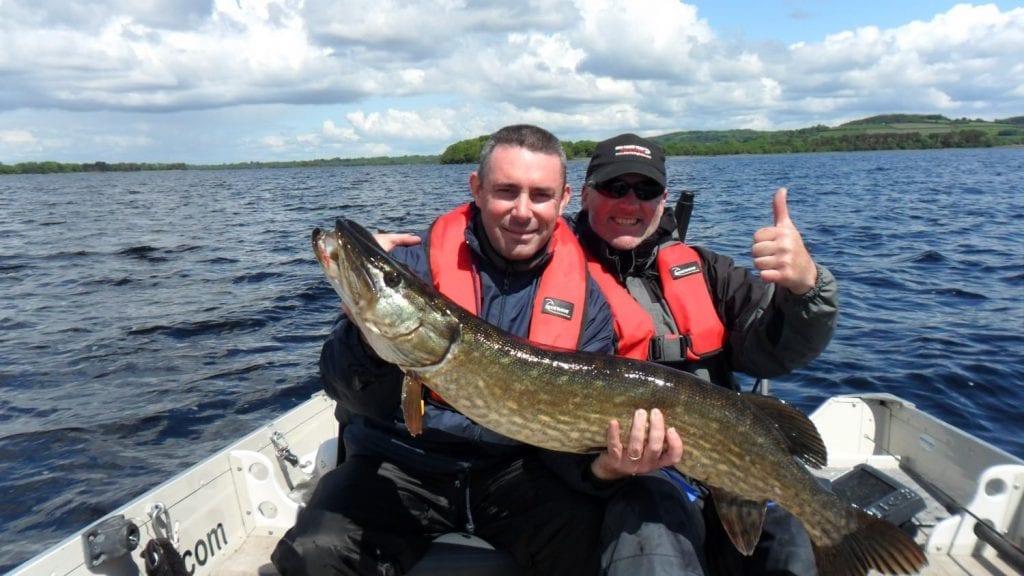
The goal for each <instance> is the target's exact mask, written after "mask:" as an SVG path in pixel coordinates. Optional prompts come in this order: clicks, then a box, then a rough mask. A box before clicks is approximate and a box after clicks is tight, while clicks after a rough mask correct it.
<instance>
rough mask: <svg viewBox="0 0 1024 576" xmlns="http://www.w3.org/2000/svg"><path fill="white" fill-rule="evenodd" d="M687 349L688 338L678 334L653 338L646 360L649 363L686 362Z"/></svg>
mask: <svg viewBox="0 0 1024 576" xmlns="http://www.w3.org/2000/svg"><path fill="white" fill-rule="evenodd" d="M689 347H690V338H689V336H680V335H678V334H665V335H662V336H655V337H653V338H651V350H650V353H649V355H648V359H650V361H651V362H680V361H683V360H686V350H687V349H688V348H689Z"/></svg>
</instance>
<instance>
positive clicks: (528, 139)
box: [477, 124, 566, 186]
mask: <svg viewBox="0 0 1024 576" xmlns="http://www.w3.org/2000/svg"><path fill="white" fill-rule="evenodd" d="M498 146H514V147H516V148H525V149H527V150H529V151H530V152H537V153H539V154H550V155H552V156H558V159H559V162H560V163H561V165H562V186H565V164H566V158H565V148H562V142H561V140H559V139H558V137H557V136H555V135H554V134H552V133H551V132H548V131H547V130H545V129H543V128H540V127H539V126H533V125H532V124H513V125H511V126H505V127H504V128H502V129H500V130H498V131H497V132H495V133H494V134H491V137H490V138H488V139H487V142H485V143H484V147H483V148H482V149H481V150H480V167H479V168H478V170H477V174H479V176H480V180H486V178H487V169H488V168H489V167H490V166H489V165H490V163H491V154H492V153H493V152H494V149H495V148H497V147H498Z"/></svg>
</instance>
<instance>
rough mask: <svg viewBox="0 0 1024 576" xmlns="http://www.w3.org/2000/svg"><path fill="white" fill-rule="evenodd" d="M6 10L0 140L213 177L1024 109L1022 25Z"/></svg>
mask: <svg viewBox="0 0 1024 576" xmlns="http://www.w3.org/2000/svg"><path fill="white" fill-rule="evenodd" d="M0 1H2V2H3V3H2V6H3V8H2V9H3V14H4V16H3V18H0V131H2V132H3V133H8V134H10V133H18V132H19V131H21V132H28V133H30V134H33V135H34V137H35V140H34V146H35V147H36V148H39V149H42V150H43V151H44V152H45V151H46V150H51V151H54V152H55V153H66V152H67V151H71V150H75V151H76V153H85V154H87V155H88V156H89V157H94V156H97V155H101V154H102V153H103V152H104V150H103V149H100V148H97V149H96V151H85V150H84V148H86V147H88V146H98V145H99V144H98V140H99V138H98V137H96V135H93V137H90V136H89V134H88V132H89V131H90V130H98V132H99V134H102V135H103V137H105V138H115V139H121V140H120V141H123V142H126V143H129V144H125V145H124V146H121V147H117V148H112V149H116V150H125V151H126V152H127V151H132V152H133V153H136V154H143V153H149V154H159V153H160V151H161V150H170V149H171V148H168V146H171V145H175V146H176V148H174V149H173V150H175V152H174V155H175V158H180V157H181V154H182V153H184V154H189V153H203V154H206V156H205V157H204V158H202V159H201V160H199V159H196V160H193V161H218V160H220V158H219V157H216V156H214V157H210V156H211V155H220V156H223V155H228V154H234V155H242V154H245V155H248V157H242V158H226V160H235V159H237V160H245V159H251V158H253V157H257V158H264V157H265V156H267V155H269V156H272V157H280V156H287V157H301V156H299V155H302V154H319V153H321V152H323V153H332V154H333V153H338V154H348V153H352V154H354V155H355V154H364V155H365V154H367V153H368V152H370V151H372V150H385V149H386V150H389V151H392V152H394V153H400V154H404V153H439V152H440V151H441V150H443V148H444V146H446V145H447V144H448V143H450V142H451V141H453V140H456V139H459V138H464V137H470V136H476V135H479V134H482V133H486V132H488V131H492V130H494V129H495V128H497V127H499V126H501V125H503V124H507V123H510V122H519V121H532V122H536V123H538V124H541V125H544V126H546V127H548V128H551V129H552V130H553V131H556V133H558V134H559V135H561V136H563V137H565V138H570V139H578V138H583V137H591V138H601V137H604V136H606V135H607V134H609V133H613V132H615V131H621V130H633V131H638V132H645V133H650V132H652V131H653V132H657V131H671V130H685V129H715V128H736V127H758V128H764V129H773V128H790V127H803V126H809V125H813V124H817V123H835V122H837V121H840V120H846V119H851V118H857V117H863V116H867V115H871V114H876V113H881V112H894V111H902V112H923V113H932V112H940V113H946V114H948V115H951V116H956V117H959V116H962V115H970V116H972V117H974V116H979V115H980V116H985V117H1003V116H1010V115H1019V114H1021V113H1022V112H1024V111H1022V110H1020V101H1021V97H1022V95H1024V83H1022V81H1021V80H1020V78H1022V77H1024V61H1022V60H1021V59H1020V57H1019V54H1021V53H1024V8H1015V9H1011V10H1000V9H999V8H998V7H997V6H995V5H980V6H972V5H969V4H962V5H957V6H954V7H951V8H950V9H949V10H948V11H946V12H944V13H941V14H937V15H933V16H932V15H929V16H928V17H926V18H921V19H919V20H917V21H914V22H907V23H905V24H903V25H901V26H897V27H891V28H880V27H877V26H863V27H859V28H855V29H850V30H834V31H833V34H831V35H828V36H825V37H824V38H823V39H822V40H821V41H817V42H806V41H805V42H802V43H796V44H793V45H791V46H785V45H783V44H782V43H781V42H775V43H770V42H764V43H757V44H743V43H742V40H740V39H738V38H739V37H738V36H736V35H734V34H730V35H728V37H727V39H723V38H722V37H720V36H719V35H718V34H716V31H715V30H714V29H712V27H711V26H710V25H709V23H708V21H707V20H705V19H703V18H702V17H701V14H700V13H699V12H698V10H697V9H696V8H695V7H694V6H692V5H689V4H685V3H680V2H678V1H677V0H650V1H648V2H643V3H640V2H633V1H629V0H577V1H575V2H573V3H568V2H564V1H559V0H534V1H532V2H522V3H504V2H494V1H491V2H488V1H483V2H476V1H475V2H473V3H472V5H470V3H469V2H468V0H429V1H424V2H416V3H408V2H400V1H399V0H373V1H367V0H344V1H325V0H251V1H249V0H245V1H242V2H238V1H237V0H214V1H213V2H212V3H211V2H209V1H208V0H187V1H185V2H172V1H171V0H148V1H145V2H131V1H130V0H77V1H72V2H70V3H57V2H53V1H52V0H32V1H30V0H0ZM24 111H30V112H32V113H31V114H26V113H23V112H24ZM47 111H61V112H62V114H60V115H59V116H60V118H61V120H60V122H61V123H60V124H58V123H57V122H58V121H57V120H47V118H48V117H50V116H53V117H54V118H56V117H57V115H54V114H52V113H50V112H47ZM136 115H145V116H146V117H147V122H146V123H144V124H143V123H137V122H126V121H125V118H126V117H130V118H131V119H133V120H134V119H136V117H137V116H136ZM26 118H31V121H32V123H28V124H26V123H25V122H24V120H25V119H26ZM222 118H224V120H222ZM325 119H328V120H325ZM65 127H69V128H71V129H69V130H63V129H64V128H65ZM98 127H102V128H98ZM183 130H192V131H193V132H191V133H189V134H181V135H180V136H179V135H178V132H181V131H183ZM58 133H60V135H58ZM41 134H53V136H46V137H42V136H41ZM232 138H233V140H232ZM114 141H118V140H114ZM194 142H210V145H211V146H215V147H214V148H211V149H210V150H205V151H202V150H197V148H196V146H195V145H192V144H189V143H194ZM132 143H133V144H132ZM8 147H10V145H9V144H8ZM22 149H23V150H28V149H29V148H28V147H27V146H25V147H23V148H22ZM133 149H134V150H133ZM33 153H35V152H33ZM151 159H152V160H156V161H160V160H164V158H161V157H154V158H151ZM111 160H117V159H115V158H111Z"/></svg>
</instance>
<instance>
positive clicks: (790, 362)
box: [573, 211, 839, 387]
mask: <svg viewBox="0 0 1024 576" xmlns="http://www.w3.org/2000/svg"><path fill="white" fill-rule="evenodd" d="M573 227H574V229H575V230H576V233H577V236H579V238H580V241H581V242H582V244H583V246H584V248H585V249H586V250H587V251H588V252H590V253H591V254H592V255H594V257H596V258H597V259H598V260H599V261H600V262H601V264H602V265H603V266H604V268H605V269H606V270H608V271H609V272H611V273H612V274H613V275H615V276H616V278H617V279H618V280H619V283H620V284H623V285H626V279H627V278H639V279H642V283H641V284H642V286H643V289H645V290H646V291H647V295H648V297H649V299H652V300H653V301H655V302H663V301H664V297H663V296H662V293H661V282H660V279H659V277H658V270H657V266H656V258H657V250H658V247H659V246H661V245H662V244H663V243H665V242H669V241H671V240H672V234H673V232H674V231H675V229H676V222H675V218H673V216H672V215H671V214H670V213H669V212H668V211H666V212H665V214H664V216H663V217H662V220H661V222H660V223H659V226H658V229H657V231H656V232H655V234H653V235H652V236H651V237H650V238H648V239H647V240H645V241H644V243H643V244H641V245H640V246H638V247H636V248H635V249H633V250H626V251H623V250H615V249H612V248H610V247H609V246H608V245H607V244H606V243H605V242H604V241H602V240H601V239H600V238H599V237H598V236H597V235H596V234H595V233H594V231H593V230H591V228H590V225H589V222H588V220H587V213H586V212H580V213H579V214H577V215H576V218H575V219H574V221H573ZM693 248H694V250H696V251H697V252H698V254H700V257H701V261H702V262H701V264H702V266H703V269H704V271H705V278H706V279H707V282H708V288H709V290H710V293H711V298H712V300H713V302H714V305H715V310H716V312H717V313H718V317H719V318H720V319H721V321H722V323H723V325H724V326H725V329H726V336H727V342H726V346H725V349H724V350H723V351H722V352H721V353H719V354H718V355H717V356H715V357H713V358H711V359H710V360H708V361H705V362H701V363H700V364H699V365H693V364H688V365H678V366H675V367H677V368H682V369H684V370H688V371H691V372H698V371H699V370H706V371H707V373H706V374H704V375H705V376H707V377H709V379H710V380H711V381H712V382H715V383H716V384H720V385H723V386H727V387H734V378H733V376H732V372H734V371H735V372H742V373H744V374H747V375H750V376H752V377H755V378H775V377H778V376H781V375H784V374H787V373H789V372H792V371H793V370H796V369H797V368H801V367H803V366H806V365H807V364H808V363H810V362H811V360H813V359H814V358H816V357H817V356H818V355H819V354H821V352H822V351H823V350H824V349H825V347H826V346H827V345H828V343H829V341H830V340H831V339H832V335H833V333H834V332H835V326H836V317H837V314H838V307H839V303H838V288H837V285H836V279H835V277H834V276H833V275H832V273H831V272H829V271H828V269H826V268H825V267H824V266H822V265H821V264H816V266H817V269H818V278H817V283H816V285H815V287H814V288H813V289H811V291H810V292H808V293H806V294H803V295H799V296H797V295H794V294H791V293H790V292H789V291H788V290H785V289H780V290H773V289H770V288H769V285H768V284H765V283H764V282H762V281H761V279H760V278H758V277H757V276H755V275H754V274H753V273H751V272H750V270H747V269H746V268H743V267H740V266H737V265H736V264H735V262H734V261H733V259H732V258H729V257H728V256H723V255H721V254H717V253H715V252H713V251H711V250H709V249H707V248H702V247H699V246H694V247H693ZM627 287H628V288H629V289H630V291H631V292H632V291H633V290H636V289H637V287H636V285H635V284H629V285H627Z"/></svg>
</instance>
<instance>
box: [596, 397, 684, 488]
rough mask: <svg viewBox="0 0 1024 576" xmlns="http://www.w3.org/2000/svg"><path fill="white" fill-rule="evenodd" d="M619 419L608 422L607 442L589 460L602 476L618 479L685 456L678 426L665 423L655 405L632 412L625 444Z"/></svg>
mask: <svg viewBox="0 0 1024 576" xmlns="http://www.w3.org/2000/svg"><path fill="white" fill-rule="evenodd" d="M620 432H621V427H620V425H619V421H618V420H612V421H611V422H609V423H608V436H607V439H608V446H607V450H606V451H605V452H601V454H600V455H598V457H597V458H596V459H595V460H594V461H593V462H592V463H591V464H590V470H591V472H593V474H594V476H595V477H596V478H600V479H601V480H615V479H618V478H625V477H626V476H633V475H636V474H646V473H648V472H653V471H654V470H657V469H659V468H663V467H665V466H672V465H674V464H676V463H678V462H679V461H680V460H681V459H682V458H683V441H682V439H681V438H680V437H679V433H678V432H676V429H675V428H666V427H665V416H664V414H662V413H661V410H658V409H657V408H654V409H652V410H651V412H650V415H649V417H648V413H647V411H646V410H643V409H639V410H637V411H636V412H635V413H634V414H633V424H632V425H631V426H630V429H629V436H627V438H626V444H625V445H623V443H622V438H621V434H620Z"/></svg>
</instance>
